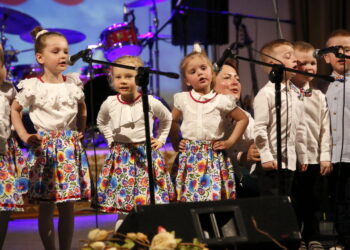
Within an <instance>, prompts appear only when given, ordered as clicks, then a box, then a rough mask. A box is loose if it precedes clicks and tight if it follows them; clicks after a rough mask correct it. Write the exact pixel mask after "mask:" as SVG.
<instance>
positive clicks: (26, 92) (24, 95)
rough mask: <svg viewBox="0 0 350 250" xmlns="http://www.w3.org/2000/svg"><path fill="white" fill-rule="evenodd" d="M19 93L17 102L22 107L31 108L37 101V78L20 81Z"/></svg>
mask: <svg viewBox="0 0 350 250" xmlns="http://www.w3.org/2000/svg"><path fill="white" fill-rule="evenodd" d="M17 87H18V88H19V90H20V91H19V93H18V94H17V95H16V100H17V101H18V103H19V105H21V106H22V107H29V106H31V105H32V104H33V103H34V101H35V95H36V92H37V91H36V78H31V79H26V80H22V81H20V83H19V84H18V85H17Z"/></svg>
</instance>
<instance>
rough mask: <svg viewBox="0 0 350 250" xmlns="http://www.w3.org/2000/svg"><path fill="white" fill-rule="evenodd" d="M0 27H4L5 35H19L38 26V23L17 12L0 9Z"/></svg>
mask: <svg viewBox="0 0 350 250" xmlns="http://www.w3.org/2000/svg"><path fill="white" fill-rule="evenodd" d="M0 25H5V33H10V34H15V35H19V34H22V33H24V32H28V31H31V30H32V29H34V28H35V27H36V26H40V23H39V22H38V21H37V20H35V19H34V18H33V17H31V16H29V15H27V14H24V13H22V12H19V11H17V10H13V9H9V8H5V7H0Z"/></svg>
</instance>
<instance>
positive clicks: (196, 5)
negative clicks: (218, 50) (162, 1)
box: [172, 0, 229, 45]
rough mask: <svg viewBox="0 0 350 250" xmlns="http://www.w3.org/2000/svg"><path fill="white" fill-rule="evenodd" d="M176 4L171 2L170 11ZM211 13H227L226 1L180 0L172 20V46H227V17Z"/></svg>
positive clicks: (175, 0)
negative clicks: (194, 44) (198, 44)
mask: <svg viewBox="0 0 350 250" xmlns="http://www.w3.org/2000/svg"><path fill="white" fill-rule="evenodd" d="M177 2H178V0H172V10H174V9H175V6H176V3H177ZM187 7H188V8H187ZM213 11H215V12H219V11H226V12H227V11H228V0H182V1H181V5H180V7H179V8H177V9H176V14H175V17H174V18H173V20H172V44H174V45H193V43H195V42H199V43H201V44H204V45H222V44H227V43H228V35H229V32H228V16H227V15H225V14H218V13H213Z"/></svg>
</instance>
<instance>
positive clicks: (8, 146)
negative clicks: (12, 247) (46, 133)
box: [0, 45, 28, 249]
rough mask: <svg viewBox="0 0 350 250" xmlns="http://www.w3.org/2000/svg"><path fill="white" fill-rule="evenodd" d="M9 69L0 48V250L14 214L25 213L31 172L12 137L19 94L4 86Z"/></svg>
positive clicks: (10, 85) (6, 85)
mask: <svg viewBox="0 0 350 250" xmlns="http://www.w3.org/2000/svg"><path fill="white" fill-rule="evenodd" d="M5 78H6V68H5V64H4V54H3V49H2V46H1V45H0V249H2V246H3V243H4V241H5V236H6V233H7V228H8V222H9V219H10V215H11V213H12V212H21V211H23V198H22V195H23V194H24V193H26V192H27V190H28V179H27V174H28V168H27V164H26V162H25V160H24V158H23V155H22V152H21V150H20V149H19V148H18V145H17V142H16V140H15V139H14V138H13V137H12V136H11V122H10V111H11V106H10V105H11V103H12V101H13V99H14V98H15V95H16V90H15V88H14V87H13V86H12V84H11V83H8V82H5Z"/></svg>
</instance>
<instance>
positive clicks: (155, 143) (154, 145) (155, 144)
mask: <svg viewBox="0 0 350 250" xmlns="http://www.w3.org/2000/svg"><path fill="white" fill-rule="evenodd" d="M162 146H163V143H161V142H160V141H158V140H157V139H155V138H153V137H152V138H151V147H152V148H153V149H160V148H161V147H162Z"/></svg>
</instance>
